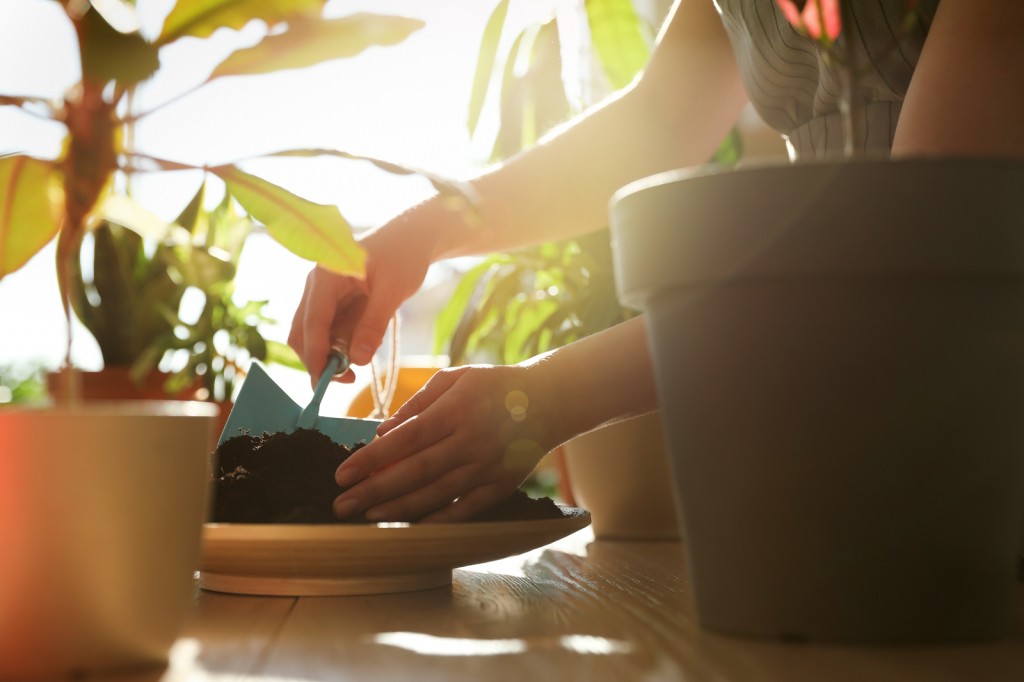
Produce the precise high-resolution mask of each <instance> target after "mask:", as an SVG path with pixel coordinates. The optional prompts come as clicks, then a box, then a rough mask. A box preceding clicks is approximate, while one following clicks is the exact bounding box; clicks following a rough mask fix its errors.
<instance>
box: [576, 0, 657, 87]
mask: <svg viewBox="0 0 1024 682" xmlns="http://www.w3.org/2000/svg"><path fill="white" fill-rule="evenodd" d="M585 5H586V10H587V22H588V23H589V25H590V39H591V42H592V43H593V46H594V50H595V51H596V52H597V56H598V59H600V60H601V66H602V67H603V70H604V73H605V75H606V76H607V77H608V82H609V84H610V85H611V86H612V88H615V89H618V88H621V87H624V86H626V85H628V84H629V82H630V81H631V80H633V77H634V76H636V75H637V74H638V73H639V72H640V70H641V69H642V68H643V67H644V65H645V64H647V58H648V57H649V56H650V45H649V44H648V40H647V38H646V36H645V27H644V24H643V22H642V21H641V19H640V17H639V16H638V15H637V13H636V9H635V8H634V7H633V3H632V2H631V0H586V3H585Z"/></svg>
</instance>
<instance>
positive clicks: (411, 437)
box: [334, 419, 450, 488]
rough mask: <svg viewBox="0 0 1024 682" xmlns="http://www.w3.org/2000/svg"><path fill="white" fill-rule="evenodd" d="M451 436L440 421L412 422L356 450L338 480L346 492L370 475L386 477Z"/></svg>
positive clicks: (346, 461)
mask: <svg viewBox="0 0 1024 682" xmlns="http://www.w3.org/2000/svg"><path fill="white" fill-rule="evenodd" d="M449 433H450V431H449V429H448V428H447V426H446V424H445V422H443V421H442V420H440V419H434V420H421V419H410V420H409V421H408V422H406V423H405V424H403V425H402V428H398V429H394V430H393V431H392V432H391V433H389V434H387V437H378V438H376V439H375V440H373V441H371V442H370V443H368V444H367V445H365V446H364V447H362V448H360V449H359V450H356V451H355V452H354V453H353V454H352V455H351V456H350V457H349V458H348V459H346V460H345V461H344V462H343V463H342V464H341V466H339V467H338V470H337V472H336V473H335V477H334V478H335V480H336V481H337V483H338V485H340V486H341V487H343V488H345V487H348V486H354V485H355V484H356V483H358V482H359V481H362V480H363V479H367V478H368V477H369V476H370V474H374V473H376V475H382V473H383V472H381V469H384V468H385V467H388V466H391V465H393V464H395V463H396V462H398V461H400V460H402V459H406V458H408V455H409V453H423V452H424V451H426V450H427V448H429V447H430V446H431V445H433V444H435V443H437V442H438V441H440V440H442V439H443V438H445V437H446V436H447V435H448V434H449ZM424 466H425V465H424ZM378 483H379V482H378Z"/></svg>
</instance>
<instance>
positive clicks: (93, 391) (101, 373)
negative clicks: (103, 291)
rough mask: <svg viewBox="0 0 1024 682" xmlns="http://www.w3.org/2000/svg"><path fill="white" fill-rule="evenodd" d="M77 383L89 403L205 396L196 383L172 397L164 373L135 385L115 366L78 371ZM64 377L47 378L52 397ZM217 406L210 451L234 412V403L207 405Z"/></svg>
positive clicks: (211, 402)
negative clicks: (232, 407)
mask: <svg viewBox="0 0 1024 682" xmlns="http://www.w3.org/2000/svg"><path fill="white" fill-rule="evenodd" d="M77 380H78V381H79V386H80V387H81V397H82V399H83V400H85V401H87V402H96V401H109V400H113V401H122V400H200V398H198V397H197V396H199V395H200V394H202V393H206V392H205V391H203V390H202V382H201V381H199V380H197V381H196V384H195V386H193V387H192V388H188V389H186V390H183V391H179V392H178V393H175V394H173V395H169V394H168V393H167V392H166V391H165V390H164V382H166V381H167V374H165V373H163V372H150V373H149V374H147V375H146V376H145V377H143V379H142V381H141V382H140V383H138V384H136V383H135V382H134V381H132V378H131V376H130V375H129V368H128V367H123V366H118V365H114V366H111V367H104V368H103V369H101V370H98V371H82V370H79V371H77ZM60 381H61V375H60V373H57V372H51V373H49V374H47V376H46V383H47V389H48V390H49V392H50V395H57V393H58V390H59V389H58V387H59V385H60V383H59V382H60ZM204 402H209V403H210V404H211V405H213V406H215V407H216V408H217V410H218V411H219V414H218V415H217V417H216V418H215V422H214V428H213V431H214V435H213V437H212V440H211V443H210V451H211V452H212V451H213V450H214V449H216V447H217V439H218V438H219V437H220V433H221V431H223V430H224V424H225V422H227V419H228V414H229V413H230V412H231V405H232V403H231V401H212V400H211V401H204Z"/></svg>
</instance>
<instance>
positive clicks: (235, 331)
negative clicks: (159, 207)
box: [70, 182, 302, 402]
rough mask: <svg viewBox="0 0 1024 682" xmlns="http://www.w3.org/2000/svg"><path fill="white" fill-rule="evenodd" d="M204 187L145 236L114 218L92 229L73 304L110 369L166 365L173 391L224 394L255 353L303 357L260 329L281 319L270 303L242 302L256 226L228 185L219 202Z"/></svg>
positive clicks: (282, 360)
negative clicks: (244, 260) (241, 273)
mask: <svg viewBox="0 0 1024 682" xmlns="http://www.w3.org/2000/svg"><path fill="white" fill-rule="evenodd" d="M205 195H206V183H205V182H204V183H203V184H202V185H200V188H199V191H198V192H196V194H195V196H194V197H193V198H192V200H191V201H190V202H189V204H188V205H187V206H186V207H185V209H184V210H183V211H182V213H181V215H179V216H178V217H177V219H176V220H175V221H174V222H173V223H171V224H167V223H164V222H163V221H160V220H157V219H153V220H149V221H136V225H137V226H142V225H148V226H149V227H151V229H150V230H147V231H146V238H144V237H143V236H142V235H141V234H139V232H137V231H133V230H130V229H128V228H126V227H124V226H123V225H119V224H117V223H114V222H111V221H103V222H101V223H100V224H99V225H98V226H97V227H96V228H94V229H93V230H91V231H90V233H89V234H87V235H86V237H85V240H84V241H83V247H84V248H83V249H82V256H83V259H84V261H83V260H78V261H76V262H75V265H76V266H77V268H76V270H75V272H74V274H73V277H72V281H71V286H70V293H71V304H72V308H73V309H74V312H75V314H76V315H77V316H78V318H79V319H80V320H81V321H82V323H83V325H84V326H85V328H86V329H88V330H89V332H90V333H91V334H92V335H93V337H94V338H95V339H96V342H97V345H98V346H99V349H100V353H101V355H102V357H103V364H104V366H105V367H116V366H120V367H127V368H128V374H129V377H130V378H131V380H132V381H133V383H135V384H136V385H139V384H141V383H142V382H143V380H144V379H145V378H146V377H147V376H148V375H149V374H150V373H151V372H153V371H154V370H164V371H163V372H162V375H163V376H164V377H165V378H164V380H163V390H164V392H166V393H167V394H168V395H184V396H189V397H198V398H200V399H206V400H213V401H216V402H225V401H230V399H231V398H232V396H233V395H234V394H235V391H236V388H237V385H238V383H239V380H240V379H241V378H242V377H243V376H244V374H245V368H246V367H247V366H248V364H249V361H250V360H253V359H255V360H260V361H262V362H272V363H278V364H282V365H285V366H288V367H293V368H297V369H301V368H302V363H301V361H300V360H299V359H298V357H297V356H296V354H295V353H294V351H292V350H291V348H289V347H288V346H287V345H286V344H283V343H280V342H275V341H268V340H267V339H265V338H264V336H263V334H262V333H261V332H260V326H261V325H264V324H268V323H269V324H272V323H274V322H275V320H273V319H272V318H270V317H268V316H267V315H265V314H264V308H265V307H266V305H267V303H268V302H267V301H247V302H245V303H241V304H239V303H236V301H235V296H234V294H235V275H236V274H237V272H238V263H239V260H240V258H241V255H242V250H243V247H244V246H245V243H246V239H247V238H248V236H249V235H250V234H251V233H252V231H253V230H254V229H255V227H256V226H255V225H254V223H253V221H252V220H251V218H250V217H249V216H248V215H246V214H245V212H244V211H241V210H240V209H239V208H238V205H237V203H236V202H234V201H232V199H231V195H230V194H229V193H224V195H223V198H222V199H221V201H220V203H219V204H217V206H216V207H215V208H213V209H208V208H206V202H205ZM137 229H141V228H140V227H137ZM83 263H84V265H86V266H88V267H82V266H83ZM125 320H130V321H131V323H130V324H125Z"/></svg>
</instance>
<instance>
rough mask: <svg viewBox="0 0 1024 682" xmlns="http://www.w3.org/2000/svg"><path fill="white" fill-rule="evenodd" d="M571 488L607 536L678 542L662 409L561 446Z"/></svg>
mask: <svg viewBox="0 0 1024 682" xmlns="http://www.w3.org/2000/svg"><path fill="white" fill-rule="evenodd" d="M562 456H563V457H564V459H565V467H566V471H567V474H568V482H569V489H570V490H571V491H572V499H573V500H574V501H575V503H576V504H577V505H579V506H581V507H583V508H585V509H587V510H589V511H590V514H591V527H592V528H593V531H594V536H595V537H596V538H598V539H607V540H678V539H679V523H678V520H677V512H676V504H675V498H674V492H673V489H672V477H671V475H670V473H669V467H668V455H667V452H666V449H665V436H664V429H663V427H662V424H661V413H660V412H652V413H650V414H646V415H642V416H639V417H634V418H632V419H625V420H623V421H619V422H615V423H613V424H607V425H605V426H602V427H600V428H597V429H594V430H593V431H588V432H587V433H584V434H582V435H579V436H577V437H575V438H573V439H572V440H570V441H568V442H567V443H565V444H563V445H562Z"/></svg>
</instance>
